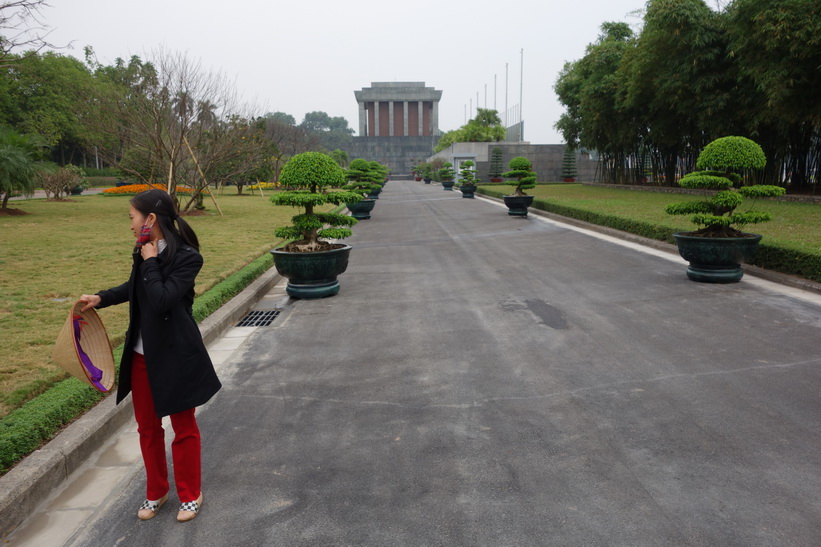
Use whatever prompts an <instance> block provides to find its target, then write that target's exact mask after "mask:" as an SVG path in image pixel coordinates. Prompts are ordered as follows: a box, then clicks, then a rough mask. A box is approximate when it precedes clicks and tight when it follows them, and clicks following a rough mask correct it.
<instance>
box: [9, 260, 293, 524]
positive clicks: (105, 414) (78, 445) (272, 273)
mask: <svg viewBox="0 0 821 547" xmlns="http://www.w3.org/2000/svg"><path fill="white" fill-rule="evenodd" d="M281 279H282V276H280V275H279V273H277V271H276V268H273V267H272V268H270V269H269V270H268V271H266V272H265V273H263V274H262V275H261V276H259V277H258V278H257V279H256V280H254V281H253V282H252V283H251V284H250V285H248V286H247V287H246V288H245V289H244V290H243V291H242V292H240V293H239V294H238V295H236V296H235V297H234V298H232V299H231V300H229V301H228V302H226V303H225V304H224V305H223V306H222V307H220V308H219V309H218V310H217V311H215V312H214V313H212V314H211V315H209V316H208V317H206V318H205V319H203V320H202V322H201V323H200V325H199V326H200V332H201V333H202V338H203V341H204V342H205V344H206V345H208V344H210V343H212V342H213V341H215V340H216V339H217V338H219V337H220V335H221V334H222V333H223V332H224V331H225V330H227V329H228V328H230V327H231V326H232V325H234V324H236V323H237V322H238V321H239V320H240V319H241V318H242V317H243V316H244V315H245V314H246V313H248V311H249V310H250V309H251V307H252V306H253V305H254V304H255V303H256V302H257V301H259V300H260V299H261V298H262V297H263V296H264V295H265V294H266V293H268V291H270V290H271V288H272V287H273V286H274V285H276V284H277V283H278V282H279V281H280V280H281ZM114 401H116V398H115V397H113V396H108V397H106V398H104V399H103V400H102V401H100V402H99V403H98V404H97V405H96V406H94V407H93V408H92V409H91V410H89V411H88V412H86V413H85V414H83V415H82V416H81V417H80V418H78V419H77V420H75V421H74V422H72V423H71V424H69V425H68V426H67V427H66V428H65V429H64V430H63V431H61V432H60V433H59V434H58V435H57V436H56V437H54V438H53V439H52V440H51V441H49V442H48V443H46V444H45V445H44V446H43V447H42V448H40V449H38V450H36V451H34V452H33V453H31V454H30V455H29V456H27V457H26V458H24V459H23V460H22V461H21V462H20V463H18V464H17V465H16V466H14V467H13V468H12V469H11V470H10V471H9V472H8V473H6V474H5V475H3V476H2V477H0V538H2V537H6V536H7V535H8V534H9V533H11V532H12V530H14V529H15V528H16V527H17V526H19V525H20V523H22V522H23V521H24V520H25V519H26V518H27V517H28V516H29V515H30V514H32V513H33V512H34V510H35V509H36V508H37V506H38V505H40V504H41V503H42V502H43V501H45V500H46V498H48V496H49V495H51V493H52V492H53V491H54V489H55V488H57V487H58V486H59V485H60V484H61V483H62V482H63V481H64V480H66V478H68V477H69V475H71V474H72V473H73V472H74V471H76V470H77V469H78V468H79V467H80V466H81V465H83V464H84V463H85V462H86V460H87V459H88V458H89V456H90V455H91V454H92V453H93V452H94V451H96V450H97V449H99V448H100V447H101V446H102V445H103V444H104V443H105V442H106V441H107V440H108V439H109V437H110V436H111V435H112V434H113V433H114V432H116V431H117V430H118V429H119V428H120V427H122V426H123V425H125V424H126V423H128V421H129V420H131V419H132V416H133V412H132V408H133V407H132V404H131V397H127V398H126V399H125V400H124V401H123V402H122V403H121V404H119V405H117V404H115V402H114Z"/></svg>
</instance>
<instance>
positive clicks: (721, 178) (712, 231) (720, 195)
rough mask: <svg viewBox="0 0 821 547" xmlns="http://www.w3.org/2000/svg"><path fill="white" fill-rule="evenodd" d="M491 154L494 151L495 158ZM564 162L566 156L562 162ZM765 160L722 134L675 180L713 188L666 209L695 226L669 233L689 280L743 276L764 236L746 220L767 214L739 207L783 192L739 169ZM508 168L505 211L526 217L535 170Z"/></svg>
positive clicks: (520, 162)
mask: <svg viewBox="0 0 821 547" xmlns="http://www.w3.org/2000/svg"><path fill="white" fill-rule="evenodd" d="M494 153H495V154H496V155H497V157H496V158H495V159H494V156H493V154H494ZM570 153H571V154H572V153H574V152H573V151H570ZM500 154H501V150H500V149H498V148H494V150H493V152H492V154H491V174H492V175H493V174H495V173H496V172H497V171H498V170H499V169H498V165H497V166H496V167H494V161H495V163H496V164H498V162H499V158H498V156H499V155H500ZM569 155H570V154H567V156H569ZM568 162H569V160H568V159H567V157H566V158H565V163H568ZM765 164H766V156H765V154H764V152H763V150H762V149H761V147H760V146H759V145H758V144H757V143H755V142H754V141H752V140H750V139H747V138H745V137H738V136H729V137H722V138H719V139H716V140H715V141H713V142H711V143H710V144H708V145H707V146H706V147H705V148H704V150H703V151H702V152H701V154H700V155H699V157H698V159H697V162H696V168H697V169H698V171H695V172H693V173H689V174H687V175H685V176H684V177H682V178H681V179H680V180H679V185H680V186H681V187H683V188H689V189H699V190H710V191H712V192H714V193H713V194H712V195H711V196H710V197H709V198H707V199H705V200H700V201H685V202H681V203H674V204H671V205H669V206H668V207H667V208H666V212H667V213H668V214H671V215H691V217H690V220H691V222H693V223H694V224H695V225H696V226H697V227H698V229H697V230H695V231H691V232H679V233H676V234H674V235H673V237H674V239H675V241H676V244H677V247H678V250H679V254H681V256H682V257H683V258H684V259H685V260H687V261H688V262H689V266H688V268H687V276H688V277H689V278H690V279H692V280H694V281H700V282H707V283H732V282H736V281H739V280H740V279H741V278H742V276H743V270H742V268H741V264H742V263H744V262H746V261H748V260H749V259H750V258H751V257H752V256H753V254H754V253H755V251H756V250H757V248H758V244H759V242H760V241H761V238H762V236H761V235H759V234H752V233H747V232H743V231H742V228H743V227H744V226H745V225H747V224H756V223H760V222H766V221H768V220H770V219H771V215H770V214H769V213H765V212H760V211H753V210H748V211H744V212H739V211H738V210H737V208H738V207H739V206H740V205H741V203H742V202H743V200H744V199H745V198H768V197H777V196H780V195H783V194H784V192H785V189H784V188H782V187H780V186H774V185H762V184H759V185H744V184H743V182H744V180H743V175H742V173H745V172H749V171H751V170H759V169H763V168H764V166H765ZM472 166H473V164H472V162H464V163H463V164H462V170H461V171H460V178H461V179H462V180H463V181H464V182H466V183H468V184H467V185H468V189H469V194H470V196H468V195H467V194H465V191H464V190H463V196H464V197H472V196H473V191H475V186H473V184H475V182H476V180H475V177H474V175H473V173H474V172H473V171H472V170H471V169H470V168H472ZM466 167H467V169H465V168H466ZM570 167H571V166H567V165H565V166H563V175H565V174H567V175H568V176H566V177H565V179H568V178H571V177H570V176H569V175H570V171H571V169H570ZM572 167H575V166H572ZM508 168H509V170H508V171H507V172H505V173H501V176H502V177H505V178H508V179H513V180H514V181H515V183H516V187H515V189H514V191H513V193H512V194H511V195H508V196H504V202H505V205H506V206H507V207H508V214H509V215H511V216H521V217H524V216H527V211H528V207H530V205H531V204H532V203H533V196H529V195H527V194H526V193H525V192H524V190H527V189H530V188H534V187H535V185H536V173H535V172H534V171H533V166H532V164H531V162H530V161H529V160H528V159H527V158H523V157H516V158H513V159H512V160H510V162H509V164H508ZM564 171H567V173H565V172H564ZM572 175H575V169H572Z"/></svg>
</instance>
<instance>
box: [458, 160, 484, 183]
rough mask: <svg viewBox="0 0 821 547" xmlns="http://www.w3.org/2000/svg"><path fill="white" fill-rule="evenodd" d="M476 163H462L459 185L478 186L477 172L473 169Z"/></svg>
mask: <svg viewBox="0 0 821 547" xmlns="http://www.w3.org/2000/svg"><path fill="white" fill-rule="evenodd" d="M473 166H474V163H473V162H472V161H471V160H465V161H463V162H462V166H461V168H460V169H459V183H460V185H461V186H476V183H477V182H479V179H477V178H476V170H475V169H474V168H473Z"/></svg>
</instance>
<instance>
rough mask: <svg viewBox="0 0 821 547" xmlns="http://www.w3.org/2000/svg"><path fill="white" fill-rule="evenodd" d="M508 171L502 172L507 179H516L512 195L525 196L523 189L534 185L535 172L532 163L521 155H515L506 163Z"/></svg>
mask: <svg viewBox="0 0 821 547" xmlns="http://www.w3.org/2000/svg"><path fill="white" fill-rule="evenodd" d="M507 166H508V168H509V169H510V171H508V172H506V173H502V176H503V177H505V178H508V179H515V180H516V189H515V190H514V191H513V195H516V196H526V195H527V194H525V192H524V191H525V190H529V189H530V188H535V187H536V173H535V172H534V171H533V164H532V163H530V160H529V159H527V158H523V157H522V156H516V157H515V158H513V159H512V160H510V161H509V162H508V164H507Z"/></svg>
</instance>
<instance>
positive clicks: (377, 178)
mask: <svg viewBox="0 0 821 547" xmlns="http://www.w3.org/2000/svg"><path fill="white" fill-rule="evenodd" d="M368 166H369V167H370V170H371V174H372V177H373V182H375V183H377V184H379V186H382V183H383V182H386V181H387V179H388V167H387V166H386V165H382V164H381V163H379V162H378V161H370V162H368Z"/></svg>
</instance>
